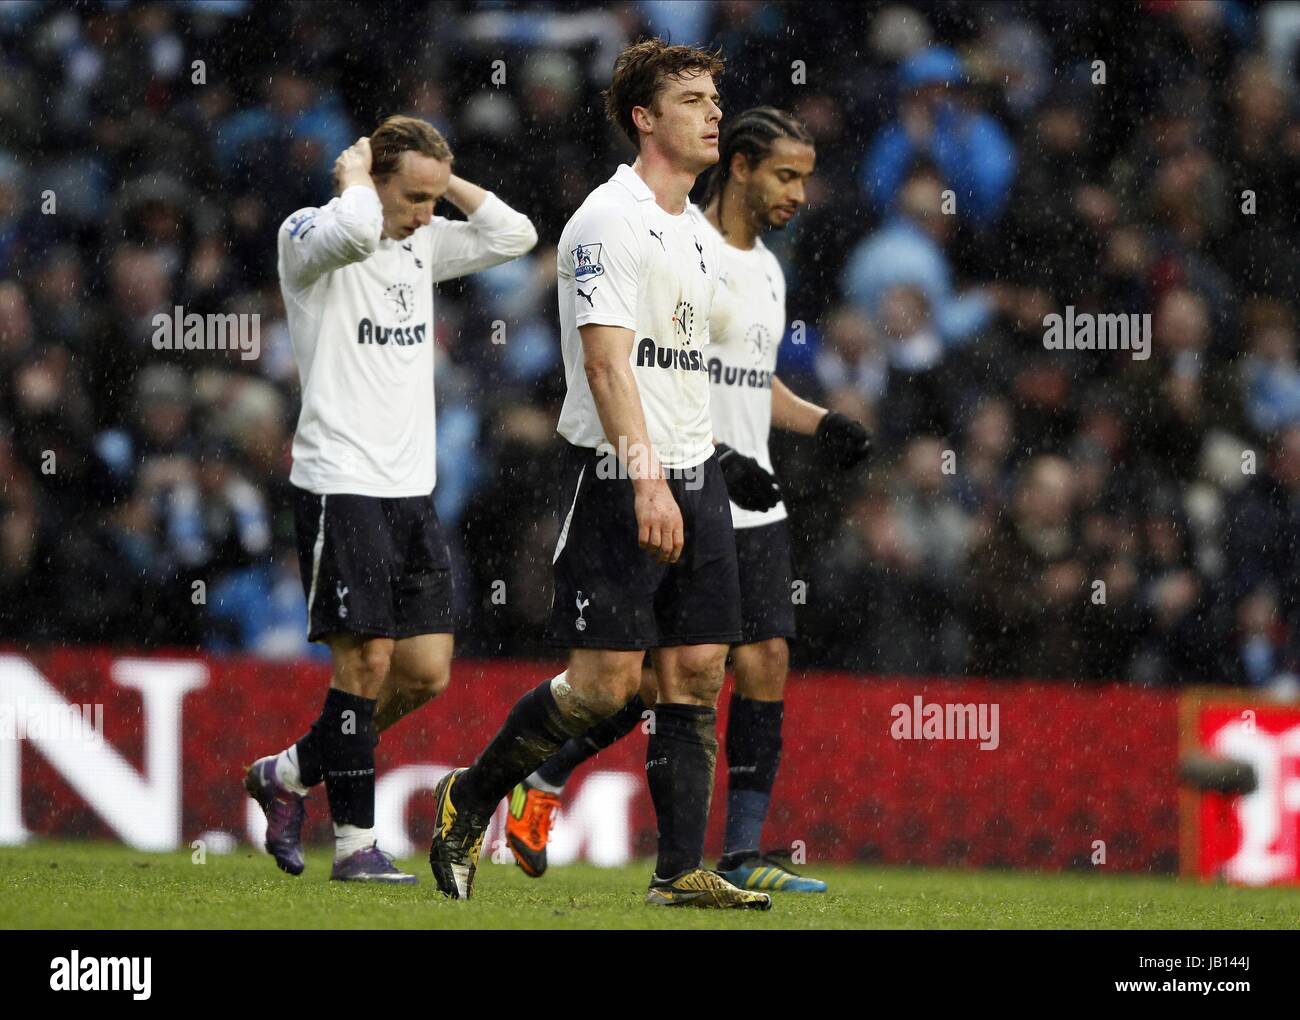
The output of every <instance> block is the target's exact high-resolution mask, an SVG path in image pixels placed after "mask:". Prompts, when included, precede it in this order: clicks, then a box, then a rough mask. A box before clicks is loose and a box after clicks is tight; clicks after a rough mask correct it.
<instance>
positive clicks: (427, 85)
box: [0, 0, 1300, 690]
mask: <svg viewBox="0 0 1300 1020" xmlns="http://www.w3.org/2000/svg"><path fill="white" fill-rule="evenodd" d="M643 34H658V35H661V36H664V37H665V38H670V39H671V40H672V41H675V42H684V43H692V44H702V45H708V46H710V47H713V46H716V47H720V48H721V50H722V51H723V54H724V56H725V58H726V60H727V62H728V70H727V73H726V75H725V76H724V78H723V79H722V82H721V92H722V95H723V100H724V102H723V107H724V124H725V115H726V113H728V112H738V111H740V110H742V109H744V108H746V107H748V106H752V105H756V104H759V103H770V104H773V105H777V106H780V107H783V108H786V109H789V110H791V111H792V112H793V113H795V114H796V115H797V116H798V117H799V118H800V119H801V120H802V121H803V123H804V124H805V125H806V126H807V127H808V129H809V131H810V132H811V133H812V135H813V136H814V138H815V139H816V142H817V172H816V175H815V177H814V179H813V182H812V184H811V186H810V187H809V192H808V194H809V202H808V205H807V207H806V209H805V210H804V211H802V212H801V213H800V214H799V215H798V216H797V217H796V218H795V220H794V221H793V223H792V225H791V226H790V227H789V228H787V229H786V230H785V231H782V232H780V233H773V234H770V235H769V236H768V237H767V238H766V240H767V243H768V244H769V246H770V247H772V249H773V250H774V251H775V252H776V253H777V255H778V257H779V258H780V259H781V261H782V263H783V265H784V266H785V269H786V273H787V279H788V285H789V306H788V312H789V318H790V320H791V327H790V330H789V332H788V333H787V337H786V340H785V342H784V343H783V345H782V354H781V361H780V363H779V368H778V371H779V374H780V375H781V376H782V378H783V379H785V380H786V381H787V382H788V383H789V384H790V385H791V387H792V388H793V389H795V391H796V392H799V393H802V394H804V395H807V396H809V397H810V398H812V399H816V400H818V401H820V402H823V403H825V404H827V405H828V406H830V407H833V408H835V409H837V410H840V411H842V412H844V413H846V414H850V415H852V416H854V417H857V418H860V419H862V420H864V421H865V422H867V423H868V424H869V425H870V427H871V428H872V429H873V431H874V432H875V435H876V437H877V442H876V455H875V457H874V458H873V461H872V462H871V464H870V466H869V467H868V468H867V469H864V470H860V471H859V472H857V473H855V474H853V475H851V476H837V477H827V476H826V475H825V474H824V473H822V472H820V471H819V470H817V469H816V467H815V466H814V464H815V462H814V459H813V457H812V456H811V449H810V446H809V445H808V444H809V441H808V440H806V439H803V438H800V437H792V436H787V435H782V434H774V440H773V454H774V458H775V463H776V466H777V471H778V475H779V477H780V480H781V483H782V486H783V489H784V491H785V493H786V499H787V503H788V505H789V507H790V510H791V514H792V533H793V535H794V538H795V543H796V549H795V553H796V562H795V573H796V577H798V578H800V579H801V580H803V581H805V582H806V593H805V598H804V601H803V604H802V605H801V606H800V607H799V613H800V627H801V640H800V642H799V643H798V645H797V647H796V649H795V662H796V664H797V665H805V666H810V665H816V666H825V667H832V668H845V669H851V670H855V671H865V672H873V671H879V672H905V673H916V674H970V675H996V676H1013V677H1019V676H1034V677H1044V678H1062V679H1078V680H1125V681H1131V682H1137V683H1144V684H1191V683H1203V682H1226V683H1236V684H1250V685H1279V686H1281V687H1283V688H1287V687H1289V688H1290V689H1292V690H1294V688H1295V686H1296V680H1295V674H1297V673H1300V562H1297V557H1298V556H1300V544H1298V542H1297V537H1298V535H1300V365H1298V364H1297V351H1296V343H1297V313H1298V312H1300V307H1298V306H1297V295H1298V294H1300V289H1298V288H1297V284H1298V283H1300V265H1298V263H1300V246H1298V245H1297V243H1296V239H1297V237H1300V232H1298V230H1297V227H1298V224H1297V204H1298V203H1300V115H1298V114H1300V107H1298V106H1297V100H1298V99H1300V95H1298V87H1300V79H1298V77H1297V68H1298V66H1300V64H1298V62H1297V61H1298V56H1297V55H1298V53H1300V5H1295V4H1278V5H1271V6H1270V5H1264V6H1258V5H1255V4H1246V3H1236V2H1226V0H1223V2H1200V3H1172V2H1156V0H1147V2H1143V3H1136V4H1132V5H1122V6H1121V5H1114V6H1111V5H1101V4H1093V3H1091V2H1087V0H1081V2H1077V3H1075V2H1058V3H1050V4H1029V3H1016V2H999V3H980V2H969V3H960V4H952V3H923V2H916V3H911V4H907V5H892V4H891V5H884V6H880V7H873V8H862V7H859V6H858V5H840V4H834V3H798V4H777V3H755V2H723V3H703V2H673V3H668V2H654V0H643V2H640V3H624V4H590V3H581V4H580V3H555V4H527V5H525V4H510V3H436V4H423V3H419V4H417V3H396V4H386V5H384V7H383V9H382V10H380V9H379V8H376V7H372V6H368V5H365V4H356V5H353V4H333V3H310V4H308V3H285V4H252V3H246V2H243V0H206V2H205V0H197V2H189V3H168V4H162V3H156V4H147V3H98V4H96V3H85V4H77V5H75V6H74V5H66V4H60V3H49V4H46V3H40V2H30V3H23V2H19V3H11V4H7V5H5V6H3V7H0V641H4V642H6V643H17V644H28V643H40V644H48V643H54V642H81V641H85V642H99V643H108V644H115V645H130V646H147V647H160V646H174V645H178V646H190V647H196V646H198V647H203V648H207V649H210V650H213V651H232V652H234V651H240V652H249V653H253V654H258V655H265V656H280V657H287V656H295V655H303V654H309V649H308V646H307V645H306V643H305V639H304V634H305V619H306V618H305V607H304V604H303V597H302V590H301V586H300V582H299V579H298V576H297V566H296V560H295V554H294V541H293V532H292V516H291V513H290V500H289V498H288V491H287V487H288V481H287V476H288V467H289V446H290V442H291V439H292V434H293V429H294V424H295V421H296V415H297V392H296V391H297V371H296V367H295V364H294V360H293V356H292V350H291V348H290V345H289V342H288V336H287V333H286V330H285V325H284V312H283V307H282V304H281V299H280V294H279V289H278V282H277V279H276V266H275V233H276V229H277V227H278V225H279V224H280V222H281V221H282V220H283V219H284V218H285V217H286V216H287V215H288V214H289V213H291V212H292V211H294V210H295V209H297V208H300V207H302V206H305V205H323V204H324V203H325V202H327V201H328V200H329V197H330V195H331V184H330V169H331V166H332V164H333V161H334V158H335V156H336V155H337V154H338V152H339V151H341V150H342V149H343V148H345V147H347V145H349V144H350V143H351V142H352V141H353V140H354V139H355V138H356V137H357V136H358V135H359V134H362V133H364V132H366V131H368V130H369V129H371V128H372V127H373V126H374V125H375V124H376V123H377V122H378V120H379V119H380V118H381V117H382V116H383V115H386V114H388V113H407V114H412V115H415V116H420V117H423V118H425V119H427V120H429V121H430V122H431V123H433V124H434V125H435V126H437V127H438V128H439V129H440V130H441V131H442V132H443V133H444V134H445V135H446V137H447V139H448V141H449V142H450V144H451V146H452V149H453V151H454V152H455V154H456V163H455V168H456V172H457V173H459V174H460V175H462V176H464V177H466V178H468V179H469V180H472V181H474V182H476V183H478V184H481V185H483V186H484V187H487V188H490V189H492V190H495V191H497V192H498V193H499V194H500V195H501V196H502V197H503V198H504V199H505V200H506V201H507V202H509V203H511V204H512V205H514V206H515V207H516V208H519V209H521V210H523V211H524V212H526V213H528V215H529V216H530V217H532V219H533V221H534V223H535V224H536V226H537V228H538V232H539V234H540V238H541V240H540V242H539V244H538V246H537V248H536V249H535V251H534V252H533V253H532V254H531V255H530V256H529V257H526V258H524V259H520V260H518V261H516V262H513V263H510V264H507V265H505V266H501V267H499V268H497V269H495V270H492V271H490V272H487V273H484V274H481V275H479V276H476V277H473V278H470V279H466V280H460V281H454V282H453V283H451V284H447V285H440V287H439V293H438V297H437V303H436V310H437V317H438V322H437V340H438V368H437V375H436V384H437V393H438V445H439V465H438V479H439V481H438V489H437V493H436V499H437V504H438V510H439V513H440V515H441V516H442V518H443V520H444V521H445V522H446V524H447V525H448V527H447V531H448V534H449V536H451V538H452V541H453V546H454V548H453V560H454V563H455V569H456V574H457V586H458V617H459V638H458V640H459V646H460V648H461V649H462V651H464V652H465V653H468V654H492V655H496V654H504V655H537V654H541V653H542V652H543V651H544V646H542V645H541V643H540V633H541V628H542V626H543V623H544V621H545V619H546V617H547V611H548V607H549V602H550V591H549V569H550V558H551V551H552V549H553V544H554V540H555V533H556V520H555V502H556V499H557V498H558V494H557V493H556V492H554V491H553V483H554V476H553V465H554V464H555V463H556V456H557V451H558V444H559V443H560V442H561V441H560V440H559V439H558V438H557V437H556V435H555V432H554V427H555V422H556V420H557V417H558V408H559V401H560V400H561V399H562V397H563V378H562V374H563V373H562V369H561V365H560V358H559V350H558V330H557V321H556V316H555V308H554V302H555V297H554V295H555V285H554V281H555V251H554V247H555V242H556V240H557V239H558V237H559V233H560V230H561V228H562V227H563V225H564V222H565V220H566V219H567V218H568V216H569V215H570V214H571V212H572V211H573V210H574V209H575V208H576V207H577V205H578V204H579V203H580V202H581V201H582V199H583V197H584V196H585V195H586V194H587V193H588V192H589V191H590V190H591V189H592V188H593V187H595V186H596V185H597V184H599V183H600V182H602V181H604V180H605V179H607V178H608V177H609V176H610V174H611V173H612V172H613V170H614V169H615V167H616V166H617V165H618V163H619V162H622V161H628V160H630V153H629V150H628V148H627V145H626V141H625V140H622V139H621V138H620V137H619V136H618V135H617V134H616V132H615V131H614V130H613V129H612V128H611V127H610V125H609V124H608V123H607V122H606V121H605V118H604V116H603V104H602V99H601V96H600V90H601V89H602V88H603V87H604V86H605V85H606V83H607V81H608V76H609V72H610V69H611V67H612V64H613V60H614V57H615V55H616V54H617V53H618V51H619V49H620V48H621V47H622V46H623V45H624V44H625V43H626V42H628V41H630V40H632V39H635V38H636V37H638V36H640V35H643ZM498 62H499V63H498ZM439 212H440V213H442V214H443V215H449V216H455V215H457V214H456V213H455V212H454V210H451V209H440V210H439ZM175 306H182V307H183V308H184V309H185V310H186V311H187V312H193V311H197V312H199V313H201V314H203V313H232V312H233V313H256V314H257V315H258V316H259V321H260V354H259V356H258V357H257V358H256V359H249V360H244V359H242V358H241V357H240V356H239V354H238V353H237V352H235V353H232V352H223V351H186V350H182V351H177V350H171V351H167V350H162V351H160V350H157V349H155V346H154V345H153V343H152V342H151V337H152V336H153V333H154V326H153V317H154V316H155V315H156V314H158V313H168V314H170V312H171V310H172V309H173V307H175ZM1067 307H1071V308H1073V309H1074V310H1075V312H1077V313H1094V314H1124V315H1147V316H1149V323H1150V348H1149V357H1146V358H1140V357H1134V356H1133V353H1134V352H1131V351H1111V350H1048V349H1046V348H1045V346H1044V341H1043V337H1044V329H1045V326H1044V318H1045V317H1046V316H1048V315H1051V314H1053V313H1057V314H1064V313H1065V310H1066V308H1067ZM497 322H504V323H505V324H506V325H505V332H504V339H505V342H504V343H493V342H492V336H493V334H494V325H493V324H494V323H497ZM496 582H504V584H497V583H496ZM316 653H317V654H319V650H316Z"/></svg>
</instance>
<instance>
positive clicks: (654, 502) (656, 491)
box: [635, 479, 686, 563]
mask: <svg viewBox="0 0 1300 1020" xmlns="http://www.w3.org/2000/svg"><path fill="white" fill-rule="evenodd" d="M635 508H636V527H637V542H638V543H639V544H640V546H641V548H642V549H645V550H646V551H647V552H649V553H651V554H653V555H654V557H655V559H657V560H658V561H659V562H660V563H676V562H677V561H678V560H679V559H681V555H682V546H683V545H685V535H686V528H685V525H684V524H683V523H682V512H681V510H680V509H679V508H678V506H677V500H675V499H673V494H672V492H671V491H670V490H669V488H668V485H667V483H666V482H664V481H663V480H662V479H661V480H660V481H659V483H658V484H657V485H654V484H651V485H638V486H637V489H636V501H635Z"/></svg>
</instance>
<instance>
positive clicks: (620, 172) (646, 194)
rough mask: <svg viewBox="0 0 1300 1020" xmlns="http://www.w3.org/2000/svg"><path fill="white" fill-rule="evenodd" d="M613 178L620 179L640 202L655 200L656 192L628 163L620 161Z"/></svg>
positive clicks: (619, 181) (620, 182)
mask: <svg viewBox="0 0 1300 1020" xmlns="http://www.w3.org/2000/svg"><path fill="white" fill-rule="evenodd" d="M612 180H615V181H618V183H619V184H621V185H623V187H625V188H627V190H628V191H630V192H632V197H633V198H635V199H636V200H637V201H638V202H653V201H654V200H655V196H654V192H653V191H651V190H650V185H648V184H647V183H646V182H645V181H643V180H641V178H640V177H639V176H638V175H637V172H636V171H635V170H633V169H632V167H631V166H629V165H628V164H627V163H620V164H619V166H618V169H617V170H615V171H614V176H613V178H612Z"/></svg>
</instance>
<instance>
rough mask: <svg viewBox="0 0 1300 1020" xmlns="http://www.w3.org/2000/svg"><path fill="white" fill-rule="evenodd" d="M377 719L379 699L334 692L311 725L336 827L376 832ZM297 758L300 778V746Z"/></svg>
mask: <svg viewBox="0 0 1300 1020" xmlns="http://www.w3.org/2000/svg"><path fill="white" fill-rule="evenodd" d="M374 715H375V699H373V698H363V697H361V696H360V695H357V694H349V693H348V692H347V691H340V690H338V689H337V688H334V687H331V688H330V689H329V692H328V693H327V694H326V695H325V707H324V708H323V709H322V710H321V714H320V718H319V719H317V720H316V722H315V723H313V724H312V734H313V735H314V743H315V746H316V749H317V750H318V751H319V755H320V768H321V770H322V771H323V773H324V777H325V792H326V795H327V796H328V797H329V803H330V815H331V816H332V817H333V819H334V824H335V825H355V826H356V827H357V828H359V829H371V828H374V825H375V743H374V736H375V734H374ZM300 745H301V742H300ZM298 754H299V758H298V770H299V772H300V773H302V772H303V765H302V748H301V746H299V751H298ZM305 784H306V781H305V780H304V785H305Z"/></svg>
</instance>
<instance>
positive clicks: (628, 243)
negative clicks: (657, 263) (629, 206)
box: [559, 206, 643, 329]
mask: <svg viewBox="0 0 1300 1020" xmlns="http://www.w3.org/2000/svg"><path fill="white" fill-rule="evenodd" d="M566 233H567V234H568V237H569V238H570V241H569V243H568V245H567V248H568V250H567V251H562V252H560V253H559V256H560V258H561V259H562V260H563V261H564V264H565V268H566V269H568V270H569V271H570V272H572V273H573V280H574V284H575V288H574V289H575V293H574V296H573V300H574V302H575V307H574V311H575V313H576V315H575V317H574V322H575V323H576V324H577V325H578V326H587V325H590V324H592V323H596V324H597V325H601V326H623V327H624V328H626V329H636V325H637V292H638V289H639V288H638V285H639V283H640V280H641V261H642V251H643V249H642V247H641V237H640V235H639V234H638V233H637V231H636V228H635V225H634V224H633V223H632V221H631V219H629V217H628V215H627V213H626V212H625V211H624V210H622V209H618V208H610V207H605V208H602V207H600V206H593V207H586V208H583V209H580V210H578V212H577V213H576V214H575V216H574V219H573V222H571V223H570V225H569V229H568V231H566Z"/></svg>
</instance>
